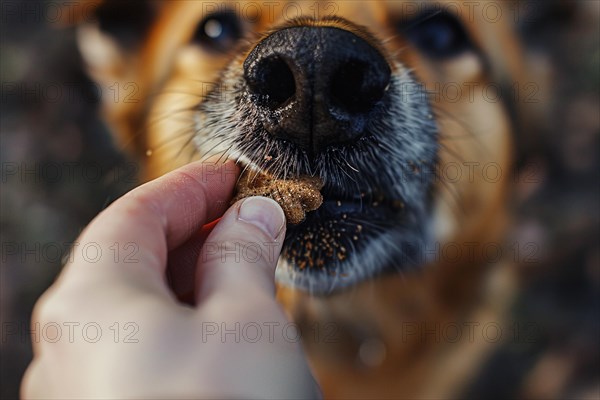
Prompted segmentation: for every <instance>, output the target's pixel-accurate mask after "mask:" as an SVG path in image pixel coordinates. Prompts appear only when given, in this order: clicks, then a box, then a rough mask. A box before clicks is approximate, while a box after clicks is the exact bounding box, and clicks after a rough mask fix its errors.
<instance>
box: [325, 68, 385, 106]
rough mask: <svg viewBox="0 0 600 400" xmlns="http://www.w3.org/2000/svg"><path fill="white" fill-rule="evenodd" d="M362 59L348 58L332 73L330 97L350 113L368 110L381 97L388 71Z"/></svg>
mask: <svg viewBox="0 0 600 400" xmlns="http://www.w3.org/2000/svg"><path fill="white" fill-rule="evenodd" d="M375 69H377V67H373V66H370V65H369V64H367V63H366V62H364V61H360V60H350V61H348V62H346V63H344V64H343V65H341V66H340V67H339V68H338V69H337V71H336V72H335V73H334V74H333V78H332V81H331V98H332V102H333V104H334V105H336V106H337V107H339V108H341V109H342V110H344V111H346V112H348V113H351V114H360V113H367V112H369V111H370V110H371V109H372V108H373V107H374V106H375V104H376V103H377V102H378V101H379V100H381V99H382V98H383V95H384V94H385V89H386V88H387V86H388V85H389V82H390V72H389V70H388V71H375Z"/></svg>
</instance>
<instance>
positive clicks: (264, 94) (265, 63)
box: [246, 55, 296, 109]
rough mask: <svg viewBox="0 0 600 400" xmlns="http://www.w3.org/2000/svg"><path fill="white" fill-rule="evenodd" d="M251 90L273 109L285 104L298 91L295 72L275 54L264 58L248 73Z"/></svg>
mask: <svg viewBox="0 0 600 400" xmlns="http://www.w3.org/2000/svg"><path fill="white" fill-rule="evenodd" d="M246 81H247V82H248V86H249V87H250V90H251V91H252V92H253V93H254V94H257V95H258V96H259V101H260V102H261V103H263V104H264V105H266V106H267V107H269V108H271V109H276V108H279V107H281V106H283V105H285V104H286V103H287V102H288V100H289V99H291V98H292V97H293V96H294V94H295V93H296V83H295V82H294V74H293V73H292V71H291V70H290V67H289V66H288V65H287V63H286V62H285V60H283V59H282V58H281V57H279V56H277V55H275V56H271V57H267V58H264V59H262V60H260V61H259V63H258V65H256V67H255V68H253V69H252V72H247V73H246Z"/></svg>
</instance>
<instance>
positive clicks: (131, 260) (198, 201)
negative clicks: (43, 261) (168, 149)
mask: <svg viewBox="0 0 600 400" xmlns="http://www.w3.org/2000/svg"><path fill="white" fill-rule="evenodd" d="M238 174H239V170H238V168H237V167H236V166H235V165H234V163H233V162H228V163H225V164H221V165H216V164H213V163H210V164H207V163H200V162H197V163H192V164H189V165H186V166H185V167H182V168H180V169H178V170H175V171H173V172H171V173H169V174H167V175H165V176H163V177H161V178H158V179H156V180H154V181H151V182H149V183H147V184H145V185H142V186H140V187H138V188H136V189H134V190H132V191H131V192H129V193H128V194H126V195H125V196H123V197H122V198H120V199H118V200H117V201H115V202H114V203H113V204H112V205H111V206H110V207H108V208H107V209H106V210H104V211H103V212H102V213H101V214H100V215H99V216H98V217H96V219H94V221H93V222H92V223H91V224H90V225H89V226H88V227H87V228H86V230H85V231H84V232H83V234H82V235H81V237H80V239H79V245H80V247H82V246H86V245H89V244H93V247H94V248H96V249H97V250H98V251H96V252H95V253H93V254H94V255H95V256H96V262H95V263H94V264H101V265H102V267H103V268H97V267H96V268H89V266H90V264H91V263H90V262H89V257H86V254H85V253H84V252H83V251H76V252H75V255H74V257H73V262H72V263H70V265H69V266H67V268H66V269H65V274H66V275H69V274H70V275H72V276H77V275H78V274H79V275H80V276H81V275H85V279H88V280H89V276H90V271H91V270H93V271H94V273H93V275H96V276H98V275H101V276H103V277H104V278H106V279H109V280H114V279H118V280H122V279H123V278H124V277H125V276H131V275H133V278H134V279H135V278H138V277H139V276H140V275H146V276H150V277H151V279H153V280H155V281H156V280H158V281H161V282H162V281H163V278H164V272H165V271H164V270H165V268H166V264H167V254H168V251H169V250H170V249H174V248H176V247H178V246H179V245H181V244H182V243H184V242H185V241H186V240H187V239H188V238H190V236H192V234H193V233H194V232H197V231H198V230H200V228H201V227H202V226H203V225H204V224H206V223H208V222H210V221H212V220H214V219H216V218H218V217H219V216H220V215H221V214H222V213H223V212H224V211H225V210H226V209H227V206H228V204H229V201H230V199H231V195H232V192H233V187H234V185H235V181H236V179H237V176H238ZM88 250H89V249H88ZM98 254H101V257H97V255H98ZM98 258H100V259H98ZM107 272H112V274H108V273H107Z"/></svg>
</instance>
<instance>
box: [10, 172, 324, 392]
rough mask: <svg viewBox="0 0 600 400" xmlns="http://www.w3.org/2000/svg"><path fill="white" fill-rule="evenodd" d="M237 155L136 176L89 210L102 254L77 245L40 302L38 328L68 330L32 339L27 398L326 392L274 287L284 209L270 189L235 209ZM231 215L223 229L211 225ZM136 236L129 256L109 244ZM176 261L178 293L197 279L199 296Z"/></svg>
mask: <svg viewBox="0 0 600 400" xmlns="http://www.w3.org/2000/svg"><path fill="white" fill-rule="evenodd" d="M233 168H234V167H233V165H232V164H231V163H230V164H226V165H223V166H221V167H220V168H218V169H215V168H211V169H210V172H209V173H207V172H206V171H205V169H204V165H203V164H200V163H193V164H190V165H187V166H185V167H183V168H181V169H179V170H176V171H174V172H172V173H170V174H168V175H165V176H164V177H162V178H159V179H157V180H155V181H152V182H149V183H147V184H145V185H143V186H140V187H138V188H137V189H134V190H133V191H131V192H130V193H128V194H126V195H125V196H123V197H122V198H120V199H119V200H117V201H115V202H114V203H113V204H112V205H111V206H110V207H108V208H107V209H106V210H104V211H103V212H102V213H101V214H100V215H98V217H96V218H95V219H94V220H93V221H92V222H91V223H90V225H89V226H88V227H87V228H86V229H85V230H84V232H83V233H82V234H81V236H80V237H79V239H78V243H79V244H80V245H79V246H78V247H77V249H81V248H83V247H85V245H86V244H90V243H93V244H94V246H93V247H95V248H96V249H100V250H101V251H103V253H102V254H104V255H105V256H102V257H101V258H99V259H98V257H95V258H94V260H95V261H94V262H90V256H89V255H86V253H85V252H83V251H77V249H75V250H74V251H73V252H72V255H71V259H70V261H69V262H68V264H67V265H66V266H65V268H64V270H63V271H62V273H61V275H60V276H59V278H58V280H57V281H56V282H55V283H54V284H53V285H52V286H51V287H50V289H48V291H47V292H46V293H45V294H44V295H43V296H42V297H41V298H40V300H39V301H38V303H37V304H36V307H35V309H34V313H33V318H32V329H35V327H38V328H39V329H41V330H42V332H44V330H43V329H50V328H56V327H58V329H62V330H63V331H65V332H66V331H67V330H68V331H69V335H68V337H66V336H67V335H66V334H63V335H62V336H61V337H60V339H59V340H56V338H55V336H56V335H55V336H53V339H52V340H50V339H48V338H47V337H48V336H51V334H48V332H46V335H42V336H45V337H46V339H47V340H44V338H42V340H34V343H33V344H34V359H33V361H32V363H31V365H30V366H29V368H28V370H27V372H26V375H25V377H24V379H23V382H22V388H21V389H22V396H23V397H25V398H61V399H65V398H120V399H122V398H147V397H153V398H157V397H160V398H175V397H186V398H200V397H210V398H215V397H217V398H224V397H226V398H232V397H236V398H313V397H316V396H318V390H317V388H316V385H315V384H314V381H313V379H312V377H311V374H310V372H309V369H308V367H307V364H306V361H305V359H304V357H303V355H302V352H301V349H300V346H299V343H297V341H296V340H290V338H291V339H293V338H294V337H295V335H292V334H291V333H287V332H284V331H283V330H287V329H288V328H289V326H290V324H289V321H288V319H287V318H286V316H285V314H284V312H283V310H282V309H281V307H280V306H279V305H278V304H277V303H276V302H275V300H274V292H275V290H274V289H275V287H274V280H273V276H274V271H275V266H276V262H277V256H278V255H279V253H280V251H281V245H282V241H283V238H284V236H285V217H284V215H283V212H282V210H281V208H280V207H279V206H278V205H277V203H275V202H274V201H272V200H270V199H266V198H260V197H253V198H248V199H244V200H241V201H240V202H238V203H236V204H235V205H233V206H232V207H231V208H229V209H228V210H226V208H227V205H228V204H229V201H230V199H231V194H232V191H233V187H234V184H235V181H236V179H237V175H238V171H237V170H236V172H235V173H232V172H231V171H232V170H233ZM227 171H229V172H227ZM225 210H226V211H225ZM223 213H224V215H223ZM221 215H223V216H222V218H221V219H220V221H219V222H218V223H217V224H216V225H215V226H214V228H213V229H212V230H211V229H209V228H206V227H205V228H204V229H201V228H202V227H203V226H205V225H206V224H207V223H209V222H211V221H213V220H215V219H217V218H218V217H219V216H221ZM198 232H200V233H198ZM131 244H133V245H134V246H135V249H136V250H137V251H136V252H135V254H134V255H133V256H131V257H126V256H125V255H122V256H121V257H117V254H118V252H114V251H109V250H108V249H113V250H114V249H115V247H114V246H117V250H118V249H122V248H123V247H127V246H128V245H131ZM241 249H243V252H244V253H243V255H240V252H241V251H242V250H241ZM130 255H131V254H130ZM167 265H168V270H169V271H170V277H171V278H172V279H171V281H172V286H174V287H175V292H176V293H177V294H178V295H182V294H183V292H185V291H188V290H189V289H190V288H191V291H192V292H193V294H194V299H195V301H194V302H193V303H195V306H189V305H185V304H182V303H181V302H179V301H177V298H176V296H175V295H174V293H173V290H172V289H170V288H169V285H168V283H167V279H166V271H167ZM194 270H195V273H193V272H194ZM193 276H195V279H192V277H193ZM186 283H188V284H189V285H188V286H189V287H188V288H186ZM86 326H87V327H88V328H87V331H86V330H83V328H85V327H86ZM90 326H91V327H93V328H94V329H89V327H90ZM48 327H50V328H48ZM78 329H82V331H81V333H80V334H77V332H80V331H78ZM215 329H216V330H217V331H216V332H215ZM99 332H101V333H100V334H98V333H99ZM227 332H229V333H227ZM290 332H291V330H290ZM63 333H64V332H63ZM72 333H73V334H72ZM258 334H260V337H259V335H258ZM37 336H38V339H39V336H40V335H37ZM126 337H128V338H129V340H127V339H126Z"/></svg>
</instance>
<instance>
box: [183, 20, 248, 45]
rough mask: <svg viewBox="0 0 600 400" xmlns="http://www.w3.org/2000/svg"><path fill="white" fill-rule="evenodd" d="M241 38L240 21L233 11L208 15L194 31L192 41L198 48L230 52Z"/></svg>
mask: <svg viewBox="0 0 600 400" xmlns="http://www.w3.org/2000/svg"><path fill="white" fill-rule="evenodd" d="M241 36H242V27H241V24H240V20H239V19H238V17H237V15H236V14H235V13H234V12H233V11H223V12H217V13H214V14H210V15H208V16H207V17H206V18H204V20H202V22H200V24H199V25H198V28H197V29H196V32H195V34H194V37H193V38H192V41H193V42H195V43H198V44H199V45H200V46H202V47H204V48H206V49H210V50H215V51H221V52H222V51H227V50H230V49H231V48H232V47H233V46H234V45H235V44H236V43H237V41H238V39H240V37H241Z"/></svg>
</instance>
